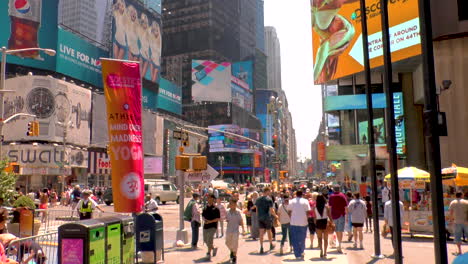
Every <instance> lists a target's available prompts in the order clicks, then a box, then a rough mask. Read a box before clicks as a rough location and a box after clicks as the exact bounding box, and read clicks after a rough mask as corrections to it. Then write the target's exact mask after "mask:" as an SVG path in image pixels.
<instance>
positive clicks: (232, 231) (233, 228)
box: [226, 199, 245, 263]
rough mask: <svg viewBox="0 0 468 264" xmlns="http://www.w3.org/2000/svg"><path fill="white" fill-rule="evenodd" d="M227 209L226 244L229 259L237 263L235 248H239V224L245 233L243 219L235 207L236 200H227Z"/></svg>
mask: <svg viewBox="0 0 468 264" xmlns="http://www.w3.org/2000/svg"><path fill="white" fill-rule="evenodd" d="M228 207H229V210H228V211H227V212H226V221H227V225H226V246H227V247H228V249H229V251H230V260H231V262H232V263H237V249H238V248H239V226H241V227H242V233H243V234H244V233H245V229H244V220H242V214H241V211H240V210H239V209H237V200H236V199H231V200H229V205H228Z"/></svg>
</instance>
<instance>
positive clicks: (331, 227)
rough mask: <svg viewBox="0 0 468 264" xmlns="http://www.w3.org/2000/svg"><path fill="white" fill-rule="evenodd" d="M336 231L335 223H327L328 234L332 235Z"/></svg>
mask: <svg viewBox="0 0 468 264" xmlns="http://www.w3.org/2000/svg"><path fill="white" fill-rule="evenodd" d="M335 229H336V226H335V223H333V222H331V221H328V222H327V229H326V231H327V233H328V234H330V235H331V234H333V233H335Z"/></svg>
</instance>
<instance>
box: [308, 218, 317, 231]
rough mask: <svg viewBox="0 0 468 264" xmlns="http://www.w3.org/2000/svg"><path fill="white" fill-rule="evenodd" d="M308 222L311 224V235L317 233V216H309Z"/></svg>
mask: <svg viewBox="0 0 468 264" xmlns="http://www.w3.org/2000/svg"><path fill="white" fill-rule="evenodd" d="M307 224H308V226H309V234H310V235H315V218H313V217H308V218H307Z"/></svg>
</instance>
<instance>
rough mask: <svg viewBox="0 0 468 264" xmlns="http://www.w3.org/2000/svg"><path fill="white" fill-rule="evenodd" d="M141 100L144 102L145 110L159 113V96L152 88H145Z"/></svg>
mask: <svg viewBox="0 0 468 264" xmlns="http://www.w3.org/2000/svg"><path fill="white" fill-rule="evenodd" d="M141 100H142V102H143V108H144V109H148V110H152V111H155V112H156V111H157V104H158V94H157V92H155V91H154V90H153V89H151V88H150V87H145V86H143V93H142V97H141Z"/></svg>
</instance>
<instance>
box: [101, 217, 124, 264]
mask: <svg viewBox="0 0 468 264" xmlns="http://www.w3.org/2000/svg"><path fill="white" fill-rule="evenodd" d="M96 220H98V221H100V222H102V223H104V225H105V227H106V236H105V240H106V254H105V263H106V264H118V263H119V264H120V263H121V261H122V222H121V220H120V219H119V218H117V217H102V218H98V219H96Z"/></svg>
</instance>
